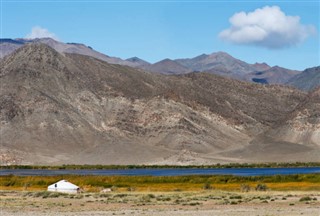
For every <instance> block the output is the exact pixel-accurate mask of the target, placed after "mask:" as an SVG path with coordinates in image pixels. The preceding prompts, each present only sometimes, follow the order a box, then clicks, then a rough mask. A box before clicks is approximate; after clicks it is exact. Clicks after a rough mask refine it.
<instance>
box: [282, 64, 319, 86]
mask: <svg viewBox="0 0 320 216" xmlns="http://www.w3.org/2000/svg"><path fill="white" fill-rule="evenodd" d="M287 84H288V85H292V86H295V87H297V88H299V89H301V90H305V91H310V90H313V89H315V88H317V87H319V86H320V66H317V67H313V68H308V69H306V70H304V71H303V72H302V73H301V74H298V75H297V76H294V77H293V78H291V79H290V80H289V81H288V83H287Z"/></svg>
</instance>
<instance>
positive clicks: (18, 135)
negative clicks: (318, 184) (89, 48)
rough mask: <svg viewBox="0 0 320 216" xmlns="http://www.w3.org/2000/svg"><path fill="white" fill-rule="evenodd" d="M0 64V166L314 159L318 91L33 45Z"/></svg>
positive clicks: (319, 146) (319, 143)
mask: <svg viewBox="0 0 320 216" xmlns="http://www.w3.org/2000/svg"><path fill="white" fill-rule="evenodd" d="M0 67H1V68H0V69H1V70H0V71H1V73H0V83H1V92H0V121H1V130H0V136H1V139H0V146H1V148H0V158H1V160H0V161H1V162H2V163H31V164H34V163H36V164H50V163H54V164H148V163H149V164H150V163H152V164H154V163H159V164H160V163H161V164H208V163H214V162H220V163H221V162H258V161H272V162H275V161H297V160H301V161H319V159H320V157H319V156H320V155H319V153H320V139H319V134H320V131H319V130H320V123H319V116H320V109H319V91H314V92H312V93H310V94H309V95H308V94H306V93H304V92H301V91H298V90H295V89H293V88H289V87H281V86H273V85H270V86H269V85H265V86H263V85H258V84H254V83H248V82H241V81H237V80H232V79H229V78H224V77H221V76H217V75H213V74H208V73H189V74H186V75H179V76H167V75H162V74H158V73H149V72H144V71H142V70H140V69H134V68H132V67H128V66H121V65H114V64H109V63H107V62H105V61H101V60H99V59H96V58H92V57H89V56H85V55H79V54H69V53H68V54H61V53H59V52H57V51H55V50H54V49H52V48H51V47H49V46H47V45H44V44H37V43H31V44H27V45H25V46H23V47H22V48H19V49H18V50H16V51H15V52H14V53H12V54H11V55H8V56H6V57H4V58H3V59H2V60H1V64H0ZM297 132H299V133H297Z"/></svg>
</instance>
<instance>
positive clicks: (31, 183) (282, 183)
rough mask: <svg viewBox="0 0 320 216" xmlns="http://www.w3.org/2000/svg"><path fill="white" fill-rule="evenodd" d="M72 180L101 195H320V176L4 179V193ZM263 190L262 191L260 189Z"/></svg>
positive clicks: (1, 182) (1, 179) (1, 184)
mask: <svg viewBox="0 0 320 216" xmlns="http://www.w3.org/2000/svg"><path fill="white" fill-rule="evenodd" d="M62 179H65V180H68V181H69V182H72V183H73V184H76V185H78V186H79V187H80V188H82V189H83V191H85V192H99V191H101V190H102V189H104V188H113V190H114V191H118V192H125V191H140V192H144V191H150V192H170V191H171V192H172V191H182V192H183V191H203V190H205V189H210V190H223V191H241V190H246V191H255V190H256V189H257V187H258V186H259V185H260V186H261V185H263V186H264V187H263V188H264V190H270V191H272V190H275V191H317V190H318V191H320V173H318V174H296V175H275V176H231V175H214V176H211V175H200V176H199V175H190V176H90V175H88V176H87V175H58V176H14V175H8V176H0V189H1V190H17V191H19V190H20V191H22V190H46V189H47V186H48V185H51V184H53V183H55V182H57V181H59V180H62ZM259 190H261V188H260V189H259Z"/></svg>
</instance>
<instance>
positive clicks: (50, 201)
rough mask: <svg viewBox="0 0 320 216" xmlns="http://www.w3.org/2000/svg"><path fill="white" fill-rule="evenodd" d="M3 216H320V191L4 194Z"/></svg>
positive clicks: (1, 195) (0, 195) (1, 201)
mask: <svg viewBox="0 0 320 216" xmlns="http://www.w3.org/2000/svg"><path fill="white" fill-rule="evenodd" d="M0 214H1V216H8V215H13V216H18V215H19V216H20V215H26V216H31V215H32V216H40V215H52V216H53V215H55V216H56V215H67V216H75V215H77V216H78V215H79V216H87V215H97V216H98V215H150V216H168V215H170V216H182V215H185V216H193V215H196V216H200V215H201V216H203V215H204V216H206V215H218V216H220V215H238V216H253V215H254V216H256V215H263V216H265V215H282V216H283V215H288V216H289V215H290V216H295V215H310V216H319V215H320V192H319V191H305V192H301V191H299V192H292V191H285V192H283V191H281V192H275V191H267V192H256V191H254V192H248V193H244V192H225V191H216V190H212V191H203V192H155V193H152V192H143V193H142V192H125V193H119V192H111V193H104V194H101V193H84V194H77V195H64V194H57V193H48V192H46V191H41V192H39V191H38V192H21V191H0Z"/></svg>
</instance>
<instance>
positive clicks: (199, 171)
mask: <svg viewBox="0 0 320 216" xmlns="http://www.w3.org/2000/svg"><path fill="white" fill-rule="evenodd" d="M308 173H320V167H295V168H214V169H213V168H212V169H211V168H210V169H209V168H208V169H207V168H183V169H181V168H174V169H167V168H161V169H148V168H146V169H101V170H93V169H83V170H80V169H79V170H49V169H45V170H43V169H42V170H40V169H2V170H0V176H5V175H16V176H56V175H98V176H116V175H119V176H186V175H236V176H270V175H293V174H308Z"/></svg>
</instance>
